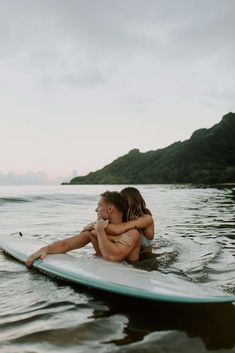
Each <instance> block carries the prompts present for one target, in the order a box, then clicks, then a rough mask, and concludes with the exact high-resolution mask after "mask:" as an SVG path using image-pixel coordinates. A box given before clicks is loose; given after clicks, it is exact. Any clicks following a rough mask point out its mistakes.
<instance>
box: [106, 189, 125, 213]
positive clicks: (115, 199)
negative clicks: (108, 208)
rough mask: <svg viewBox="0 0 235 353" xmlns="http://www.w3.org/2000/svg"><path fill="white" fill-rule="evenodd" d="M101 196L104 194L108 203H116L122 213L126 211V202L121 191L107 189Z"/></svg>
mask: <svg viewBox="0 0 235 353" xmlns="http://www.w3.org/2000/svg"><path fill="white" fill-rule="evenodd" d="M100 196H102V197H103V198H104V199H105V201H106V202H107V203H110V204H111V205H114V206H115V207H116V208H117V209H118V211H120V212H121V213H122V214H124V213H125V204H124V202H123V199H122V196H121V194H120V193H119V192H117V191H105V192H104V193H103V194H101V195H100Z"/></svg>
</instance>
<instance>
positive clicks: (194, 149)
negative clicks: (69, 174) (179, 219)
mask: <svg viewBox="0 0 235 353" xmlns="http://www.w3.org/2000/svg"><path fill="white" fill-rule="evenodd" d="M225 182H235V114H234V113H229V114H227V115H225V116H224V117H223V118H222V120H221V122H220V123H218V124H216V125H214V126H213V127H211V128H210V129H199V130H197V131H195V132H194V133H193V134H192V136H191V138H190V139H189V140H186V141H183V142H180V141H179V142H176V143H173V144H172V145H170V146H168V147H166V148H163V149H158V150H156V151H149V152H145V153H141V152H140V151H139V150H138V149H134V150H132V151H130V152H129V153H128V154H126V155H124V156H122V157H120V158H117V159H116V160H114V161H113V162H112V163H110V164H108V165H107V166H105V167H104V168H102V169H100V170H98V171H96V172H92V173H89V174H88V175H86V176H83V177H76V178H73V179H72V180H71V181H70V184H158V183H225Z"/></svg>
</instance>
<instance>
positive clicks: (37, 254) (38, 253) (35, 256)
mask: <svg viewBox="0 0 235 353" xmlns="http://www.w3.org/2000/svg"><path fill="white" fill-rule="evenodd" d="M46 256H47V247H43V248H41V249H39V250H38V251H36V252H35V253H33V254H32V255H30V256H29V257H28V258H27V260H26V266H27V267H32V265H33V262H34V260H37V259H40V260H43V259H45V257H46Z"/></svg>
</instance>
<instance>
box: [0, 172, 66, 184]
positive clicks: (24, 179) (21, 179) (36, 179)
mask: <svg viewBox="0 0 235 353" xmlns="http://www.w3.org/2000/svg"><path fill="white" fill-rule="evenodd" d="M62 179H63V178H57V179H56V180H49V178H48V175H47V174H46V173H45V172H27V173H24V174H16V173H13V172H6V173H0V185H48V184H55V183H58V182H59V181H62Z"/></svg>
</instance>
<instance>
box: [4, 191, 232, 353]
mask: <svg viewBox="0 0 235 353" xmlns="http://www.w3.org/2000/svg"><path fill="white" fill-rule="evenodd" d="M137 187H138V188H139V189H140V191H141V192H142V194H143V196H144V198H145V200H146V203H147V206H148V207H149V208H150V209H151V211H152V213H153V216H154V220H155V224H156V234H155V241H154V251H155V252H156V253H157V254H158V255H159V257H158V264H157V269H156V270H158V271H161V272H163V273H173V274H175V275H177V276H179V277H183V278H185V279H186V280H188V281H193V282H195V283H200V284H202V285H204V286H208V287H213V288H216V289H220V290H222V291H224V292H230V293H235V250H234V249H235V188H233V187H217V188H216V187H213V188H210V187H205V188H198V187H192V186H188V185H180V186H175V185H174V186H172V185H164V186H162V185H145V186H137ZM121 188H122V186H105V185H98V186H35V187H33V186H31V187H28V186H27V187H16V186H1V187H0V234H10V233H14V232H18V231H21V232H22V233H23V234H24V236H27V235H34V236H35V238H39V239H43V240H45V241H47V242H51V241H54V240H57V239H62V238H64V237H67V236H70V235H74V234H78V233H79V230H81V229H82V227H83V226H84V225H85V224H87V223H88V222H90V221H92V220H94V219H95V218H96V215H95V212H94V210H95V208H96V204H97V201H98V197H99V194H100V193H102V192H103V191H105V190H107V189H108V190H121ZM81 251H83V252H84V253H91V252H92V248H91V247H90V246H88V247H86V248H85V249H82V250H81ZM0 276H1V277H0V278H1V281H0V295H1V300H0V352H12V353H13V352H14V353H15V352H38V353H41V352H42V353H44V352H60V351H61V352H89V353H90V352H96V353H98V352H143V351H145V352H146V353H150V352H151V353H152V352H167V353H173V352H184V353H188V352H189V353H190V352H220V353H223V352H228V353H231V352H235V306H234V304H219V305H214V304H213V305H182V304H175V305H174V304H164V303H160V302H159V303H151V302H144V303H143V302H141V301H138V300H133V299H131V300H129V299H124V298H121V297H118V296H113V295H110V294H108V293H102V292H98V291H94V290H89V289H87V288H84V287H80V286H74V285H70V284H68V283H65V282H63V281H59V280H55V279H52V278H49V277H47V276H45V275H42V274H40V273H38V272H36V271H35V270H31V271H29V270H28V269H26V267H25V266H24V265H23V264H21V263H19V262H17V261H15V260H14V259H12V258H11V257H9V256H7V255H5V254H4V253H3V252H2V251H1V250H0Z"/></svg>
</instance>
